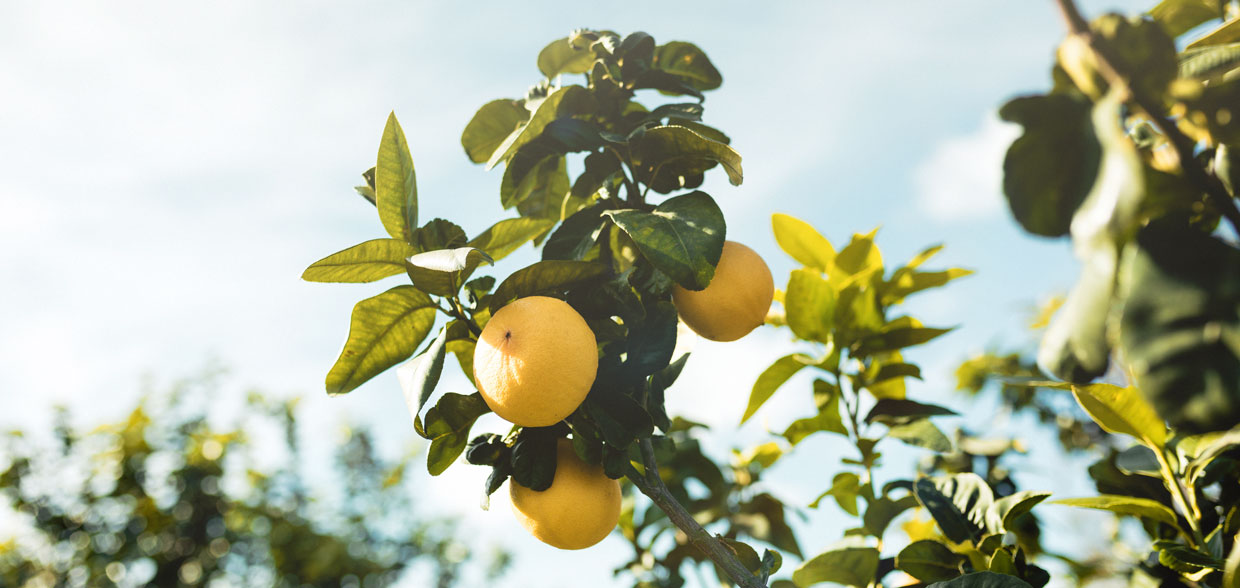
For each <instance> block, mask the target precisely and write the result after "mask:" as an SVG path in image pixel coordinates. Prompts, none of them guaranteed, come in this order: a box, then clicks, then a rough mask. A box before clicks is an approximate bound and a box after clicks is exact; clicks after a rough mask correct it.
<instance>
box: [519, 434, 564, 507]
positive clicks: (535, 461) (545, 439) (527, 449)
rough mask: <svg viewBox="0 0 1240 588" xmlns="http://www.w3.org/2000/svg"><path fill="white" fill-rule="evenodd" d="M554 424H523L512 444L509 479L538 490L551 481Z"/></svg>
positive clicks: (554, 438) (555, 436)
mask: <svg viewBox="0 0 1240 588" xmlns="http://www.w3.org/2000/svg"><path fill="white" fill-rule="evenodd" d="M559 437H560V435H559V433H557V430H556V427H524V428H522V429H521V432H520V433H517V438H516V440H515V441H514V442H513V444H512V480H513V481H514V482H516V483H518V484H520V485H522V486H525V487H526V488H529V489H530V490H535V491H538V492H542V491H543V490H546V489H547V488H550V487H551V482H552V481H553V480H555V466H556V443H557V439H559Z"/></svg>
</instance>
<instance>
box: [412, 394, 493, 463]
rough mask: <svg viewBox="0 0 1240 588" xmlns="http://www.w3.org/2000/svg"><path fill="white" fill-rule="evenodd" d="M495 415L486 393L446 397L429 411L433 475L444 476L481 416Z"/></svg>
mask: <svg viewBox="0 0 1240 588" xmlns="http://www.w3.org/2000/svg"><path fill="white" fill-rule="evenodd" d="M488 412H491V409H490V408H489V407H488V406H487V403H486V401H484V400H483V399H482V394H480V393H478V392H474V393H473V394H469V395H465V394H455V393H452V392H448V393H447V394H444V395H443V397H442V398H440V399H439V402H438V403H437V404H435V406H433V407H431V409H430V410H428V411H426V437H427V438H428V439H430V440H431V446H430V448H428V449H427V450H426V469H427V471H429V472H430V474H431V475H432V476H438V475H439V474H442V473H443V472H444V470H446V469H448V466H450V465H452V463H453V462H455V461H456V458H457V457H459V456H460V455H461V452H462V451H464V450H465V443H466V441H468V439H469V431H470V429H471V428H473V426H474V421H476V420H478V417H480V416H482V415H484V414H486V413H488Z"/></svg>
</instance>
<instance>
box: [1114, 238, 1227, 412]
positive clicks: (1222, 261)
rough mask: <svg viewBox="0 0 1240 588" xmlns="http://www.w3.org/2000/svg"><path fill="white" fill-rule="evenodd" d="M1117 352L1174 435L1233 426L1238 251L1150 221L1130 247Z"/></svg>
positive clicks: (1124, 272)
mask: <svg viewBox="0 0 1240 588" xmlns="http://www.w3.org/2000/svg"><path fill="white" fill-rule="evenodd" d="M1128 253H1129V256H1128V258H1127V259H1126V260H1125V263H1124V271H1123V274H1122V275H1123V276H1124V278H1125V279H1124V280H1123V281H1122V283H1121V286H1120V289H1121V292H1122V296H1123V298H1124V299H1125V301H1124V306H1123V311H1122V313H1123V314H1122V317H1121V321H1120V334H1119V335H1120V336H1119V343H1120V349H1121V351H1122V352H1123V354H1124V356H1125V357H1126V358H1127V359H1128V361H1129V367H1130V369H1131V370H1132V372H1133V374H1134V375H1135V376H1136V381H1137V386H1138V388H1139V389H1140V390H1141V392H1142V393H1143V394H1144V395H1145V397H1146V398H1148V399H1149V401H1150V403H1151V404H1152V405H1153V406H1154V409H1155V410H1156V411H1157V412H1158V414H1159V415H1160V416H1161V417H1162V418H1163V419H1165V420H1166V421H1167V422H1168V423H1169V424H1170V425H1171V426H1172V427H1173V428H1175V429H1176V430H1177V431H1180V432H1183V433H1187V434H1194V433H1204V432H1208V431H1221V430H1227V429H1230V428H1232V427H1233V426H1235V424H1236V423H1237V422H1240V315H1238V309H1240V251H1238V250H1236V249H1235V248H1233V247H1231V246H1229V245H1227V244H1225V243H1223V242H1222V241H1220V240H1218V239H1216V238H1215V237H1212V236H1210V235H1207V234H1205V233H1201V232H1199V231H1197V230H1195V229H1192V228H1189V227H1185V226H1182V225H1179V224H1173V223H1172V222H1161V223H1160V222H1155V223H1151V224H1150V225H1148V226H1146V227H1145V228H1143V229H1141V231H1140V232H1139V233H1138V234H1137V239H1136V247H1130V248H1129V252H1128Z"/></svg>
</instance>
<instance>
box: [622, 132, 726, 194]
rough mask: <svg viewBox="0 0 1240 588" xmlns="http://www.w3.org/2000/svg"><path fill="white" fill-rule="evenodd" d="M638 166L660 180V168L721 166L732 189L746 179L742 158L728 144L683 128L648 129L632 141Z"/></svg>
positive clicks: (634, 159) (631, 146) (632, 150)
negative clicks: (697, 164) (703, 163)
mask: <svg viewBox="0 0 1240 588" xmlns="http://www.w3.org/2000/svg"><path fill="white" fill-rule="evenodd" d="M629 144H630V149H631V154H632V159H633V164H634V165H635V166H638V167H641V168H643V169H645V170H648V172H649V175H650V177H652V178H655V179H657V178H659V177H660V176H659V170H658V168H659V167H661V166H664V165H671V164H674V163H681V162H685V161H707V162H713V163H719V164H721V165H722V166H723V169H724V171H726V172H727V174H728V181H729V182H731V184H732V185H733V186H739V185H741V181H742V180H743V179H744V175H743V171H742V169H741V156H740V154H739V153H737V152H736V150H735V149H732V148H731V147H729V146H728V145H727V143H721V142H719V141H712V140H711V139H708V138H706V137H703V136H702V135H699V134H697V133H695V132H693V131H691V130H689V129H687V128H685V127H683V126H679V125H667V126H662V127H655V128H653V129H649V130H647V131H646V132H645V134H643V135H642V136H641V137H638V138H634V139H633V140H631V141H630V143H629Z"/></svg>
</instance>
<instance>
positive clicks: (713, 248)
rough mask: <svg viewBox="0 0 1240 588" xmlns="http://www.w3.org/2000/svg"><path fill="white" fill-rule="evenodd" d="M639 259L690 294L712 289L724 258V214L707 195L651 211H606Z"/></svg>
mask: <svg viewBox="0 0 1240 588" xmlns="http://www.w3.org/2000/svg"><path fill="white" fill-rule="evenodd" d="M604 214H606V215H608V216H610V217H611V219H612V221H614V222H615V223H616V226H618V227H620V228H621V229H622V230H623V231H624V232H625V233H627V234H628V235H629V237H631V238H632V239H633V242H634V243H636V244H637V248H638V250H640V251H641V253H642V256H644V257H645V258H646V259H648V260H649V261H650V263H651V264H652V265H654V266H655V267H656V268H658V269H659V271H662V272H663V273H665V274H667V276H668V277H670V278H671V279H672V280H674V281H675V282H676V283H677V284H680V285H681V286H683V287H685V288H687V289H689V290H701V289H703V288H705V287H706V286H707V285H708V284H710V280H711V278H712V277H713V276H714V274H715V265H717V264H718V263H719V257H720V255H721V254H722V253H723V242H724V237H725V232H726V230H727V227H726V226H725V225H724V220H723V212H721V211H720V210H719V206H718V205H717V204H715V200H714V199H713V198H711V197H710V195H708V194H706V193H705V192H690V193H688V194H684V195H682V196H676V197H673V198H668V199H667V200H665V201H663V203H662V204H660V205H659V206H657V207H655V209H654V210H653V211H651V212H645V211H642V210H617V211H607V212H605V213H604Z"/></svg>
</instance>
